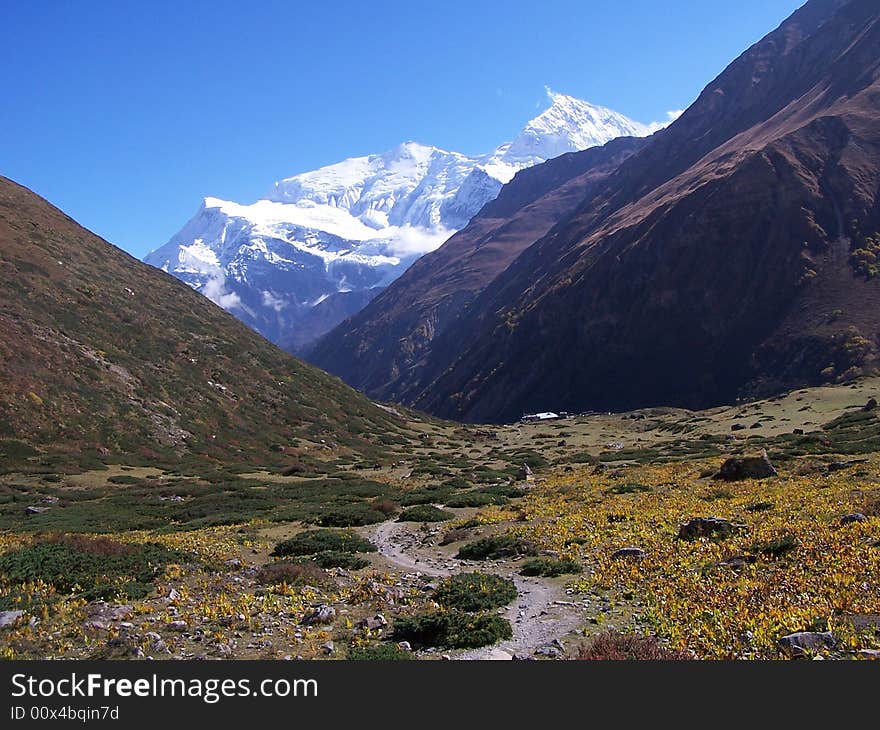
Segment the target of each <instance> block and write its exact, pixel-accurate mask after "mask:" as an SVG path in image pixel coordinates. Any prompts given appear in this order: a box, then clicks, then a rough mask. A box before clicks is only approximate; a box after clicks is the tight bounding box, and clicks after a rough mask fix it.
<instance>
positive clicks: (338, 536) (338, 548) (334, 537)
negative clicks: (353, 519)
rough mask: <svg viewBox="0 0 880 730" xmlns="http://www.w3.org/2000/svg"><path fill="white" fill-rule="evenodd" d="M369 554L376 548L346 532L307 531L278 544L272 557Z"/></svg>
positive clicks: (359, 537) (358, 536) (363, 539)
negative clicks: (329, 553) (330, 553)
mask: <svg viewBox="0 0 880 730" xmlns="http://www.w3.org/2000/svg"><path fill="white" fill-rule="evenodd" d="M328 551H333V552H341V553H371V552H375V551H376V546H375V545H373V543H371V542H370V541H369V540H366V539H365V538H363V537H361V536H360V535H356V534H354V533H353V532H349V531H347V530H308V531H306V532H301V533H299V534H298V535H294V536H293V537H291V538H290V539H288V540H284V541H283V542H280V543H278V544H277V545H276V546H275V549H274V550H273V551H272V555H276V556H278V557H282V556H285V555H314V554H315V553H323V552H328Z"/></svg>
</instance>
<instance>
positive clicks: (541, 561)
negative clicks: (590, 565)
mask: <svg viewBox="0 0 880 730" xmlns="http://www.w3.org/2000/svg"><path fill="white" fill-rule="evenodd" d="M581 570H582V569H581V566H580V565H579V564H578V563H576V562H575V561H574V560H557V559H556V558H535V559H534V560H527V561H526V562H525V563H523V566H522V568H520V571H519V574H520V575H540V576H543V577H545V578H555V577H557V576H560V575H569V574H572V573H580V572H581Z"/></svg>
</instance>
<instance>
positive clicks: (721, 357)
mask: <svg viewBox="0 0 880 730" xmlns="http://www.w3.org/2000/svg"><path fill="white" fill-rule="evenodd" d="M878 27H880V26H878V22H877V11H876V8H875V7H873V6H872V5H871V3H868V2H865V1H864V0H853V1H852V2H845V1H844V0H812V2H809V3H807V4H806V5H805V6H804V7H803V8H801V9H800V10H798V11H796V12H795V13H794V14H793V15H792V16H791V17H790V18H789V19H788V20H786V21H785V22H784V23H783V24H782V25H781V26H780V27H779V28H778V29H777V30H775V31H773V32H772V33H770V34H769V35H768V36H766V37H765V38H764V39H762V40H761V41H759V42H758V43H756V44H755V45H754V46H752V47H751V48H750V49H748V50H747V51H746V52H745V53H743V54H742V55H741V56H740V57H739V58H738V59H736V60H735V61H734V62H733V63H731V65H730V66H728V68H727V69H726V70H725V71H724V72H722V74H721V75H720V76H719V77H718V78H717V79H715V80H714V81H712V82H711V83H710V84H709V85H707V87H706V89H705V90H704V91H703V92H702V93H701V94H700V96H699V98H698V99H697V101H695V102H694V104H693V105H691V107H689V108H688V109H687V110H686V111H685V112H684V113H683V114H682V115H681V116H680V117H679V118H678V119H677V120H676V121H675V122H674V123H673V124H671V125H670V126H669V127H667V128H666V129H664V130H662V131H660V132H658V133H657V134H655V135H654V136H653V137H651V138H650V139H649V140H648V141H647V142H646V143H645V145H644V147H643V148H642V149H641V150H640V151H638V152H637V153H636V154H633V155H631V156H629V157H628V158H627V159H626V160H624V161H623V162H621V164H620V165H619V166H618V167H617V168H616V169H615V170H614V171H613V172H612V173H611V174H610V175H608V176H606V177H605V178H604V179H603V180H602V181H601V182H600V183H599V184H598V185H597V186H596V188H595V189H594V190H593V191H592V193H591V194H589V195H587V196H585V197H584V198H583V199H582V200H581V201H580V203H579V205H578V206H577V207H576V210H575V211H574V213H570V214H568V215H567V216H565V217H561V218H557V219H556V220H554V222H553V226H552V227H551V228H550V229H549V230H548V232H547V233H546V234H545V235H543V236H542V237H541V238H540V239H538V240H536V241H529V242H527V243H528V245H526V246H525V247H524V249H523V251H522V252H521V253H520V254H519V256H518V257H517V258H516V259H515V260H514V261H513V262H511V263H510V264H509V265H508V266H506V267H504V269H503V271H502V272H501V273H500V274H499V275H498V276H496V277H494V278H493V279H492V281H491V282H490V283H489V284H488V285H487V286H486V287H485V288H484V289H483V290H482V291H481V292H480V293H479V295H478V297H477V298H476V299H475V300H474V301H472V302H470V303H469V304H468V305H467V306H466V307H465V308H463V310H462V311H461V312H460V313H459V314H458V315H457V317H456V320H455V323H454V326H453V325H451V326H449V327H447V328H446V330H445V332H444V333H441V335H440V336H439V337H438V338H432V341H431V343H430V344H429V346H428V347H426V348H424V351H423V353H422V354H421V355H420V357H419V358H418V360H417V361H416V362H413V363H409V364H408V367H409V372H407V374H406V376H405V377H402V376H401V375H400V373H399V372H391V375H390V376H389V377H386V378H385V380H384V381H380V382H377V383H369V384H366V385H365V384H364V383H363V382H361V381H360V380H358V377H357V376H356V377H355V378H354V379H352V376H351V373H352V370H353V367H355V363H357V362H358V358H359V356H360V355H359V352H360V350H359V346H360V343H362V342H367V341H369V340H368V331H367V328H368V324H361V329H360V330H358V329H357V328H355V329H352V328H350V327H349V328H346V327H342V328H338V329H337V330H336V331H334V332H333V333H331V334H330V335H328V336H327V337H326V338H324V340H322V342H321V343H320V344H319V346H318V348H316V352H317V354H318V357H317V358H315V361H316V362H318V363H319V364H321V365H322V367H325V368H327V369H330V370H331V371H334V372H337V373H339V374H340V375H342V376H343V377H345V378H346V379H348V381H349V382H352V383H354V384H355V385H356V386H358V387H362V388H363V389H364V390H365V391H366V392H369V393H374V394H375V393H393V394H394V395H395V397H397V398H399V399H401V400H402V401H403V402H405V403H409V404H414V405H417V407H419V408H422V409H425V410H427V411H429V412H433V413H436V414H439V415H442V416H444V417H452V418H459V419H464V420H476V421H483V420H490V421H496V420H512V419H515V418H517V417H519V416H520V415H521V414H522V413H523V412H527V411H535V410H547V409H562V410H571V411H577V410H588V409H593V408H596V409H602V410H624V409H626V408H629V407H636V406H646V405H661V404H662V405H683V406H686V407H701V406H705V405H709V404H717V403H720V402H729V401H731V400H733V399H734V398H736V397H737V396H738V395H750V394H767V393H772V392H778V391H779V390H783V389H785V388H788V387H798V386H800V385H810V384H818V383H821V382H827V381H829V380H837V379H840V378H843V377H849V376H853V375H854V374H857V373H858V372H860V371H861V370H862V369H864V368H871V367H874V364H875V363H876V352H877V337H878V333H880V322H878V316H877V312H878V311H880V310H878V309H877V305H878V304H880V301H878V291H877V289H878V287H877V281H876V280H873V281H870V280H866V279H865V277H863V276H861V275H860V274H859V273H858V272H857V271H856V270H855V269H854V268H853V266H852V265H851V262H850V256H851V255H852V253H853V251H854V250H855V248H856V245H860V244H858V240H861V239H865V238H866V237H868V236H869V235H870V234H871V233H873V231H874V230H875V228H876V226H877V218H878V215H877V210H876V198H875V195H876V182H877V180H878V152H877V150H878V130H877V125H876V108H877V98H878V94H877V77H878V75H880V73H878V58H877V56H878V54H877V48H878V47H880V44H878V43H877V33H878ZM580 154H583V153H580ZM530 172H532V174H537V175H540V174H541V167H536V168H533V169H532V170H530ZM852 221H857V222H858V226H859V228H860V230H859V231H849V230H843V226H844V224H845V225H850V224H851V222H852ZM466 234H467V229H465V230H464V231H462V233H460V234H459V235H466ZM857 239H858V240H857ZM439 251H440V252H442V251H443V248H441V249H440V250H439ZM406 282H407V275H404V277H402V278H401V279H400V280H398V281H397V282H396V283H395V284H394V285H392V287H390V288H389V290H388V292H389V293H393V291H394V290H395V289H398V288H400V287H402V286H404V285H405V284H406ZM389 296H390V294H389ZM381 301H383V299H382V298H377V299H376V300H374V302H373V304H372V305H370V307H368V308H367V310H365V311H371V307H374V305H376V304H377V303H380V302H381ZM838 310H840V311H839V312H838ZM372 311H374V312H375V309H373V310H372ZM832 312H834V315H833V316H832ZM389 326H390V325H389ZM575 353H578V354H577V356H575ZM648 363H650V365H648ZM386 364H387V363H386ZM386 374H387V370H386Z"/></svg>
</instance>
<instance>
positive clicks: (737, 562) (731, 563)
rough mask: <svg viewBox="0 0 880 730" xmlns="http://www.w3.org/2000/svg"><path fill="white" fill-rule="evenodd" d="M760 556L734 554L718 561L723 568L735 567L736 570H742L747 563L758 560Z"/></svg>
mask: <svg viewBox="0 0 880 730" xmlns="http://www.w3.org/2000/svg"><path fill="white" fill-rule="evenodd" d="M757 560H758V558H757V557H756V556H755V555H732V556H731V557H729V558H725V559H724V560H722V561H720V562H719V563H717V565H718V566H719V567H721V568H733V569H734V570H741V569H742V568H745V567H746V566H747V565H751V564H752V563H754V562H756V561H757Z"/></svg>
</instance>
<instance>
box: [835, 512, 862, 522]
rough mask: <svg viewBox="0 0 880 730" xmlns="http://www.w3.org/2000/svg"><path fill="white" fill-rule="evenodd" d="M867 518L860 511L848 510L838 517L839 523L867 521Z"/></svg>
mask: <svg viewBox="0 0 880 730" xmlns="http://www.w3.org/2000/svg"><path fill="white" fill-rule="evenodd" d="M867 520H868V518H867V517H865V515H863V514H862V513H861V512H850V513H849V514H847V515H843V516H842V517H841V518H840V524H841V525H850V524H852V523H853V522H867Z"/></svg>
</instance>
